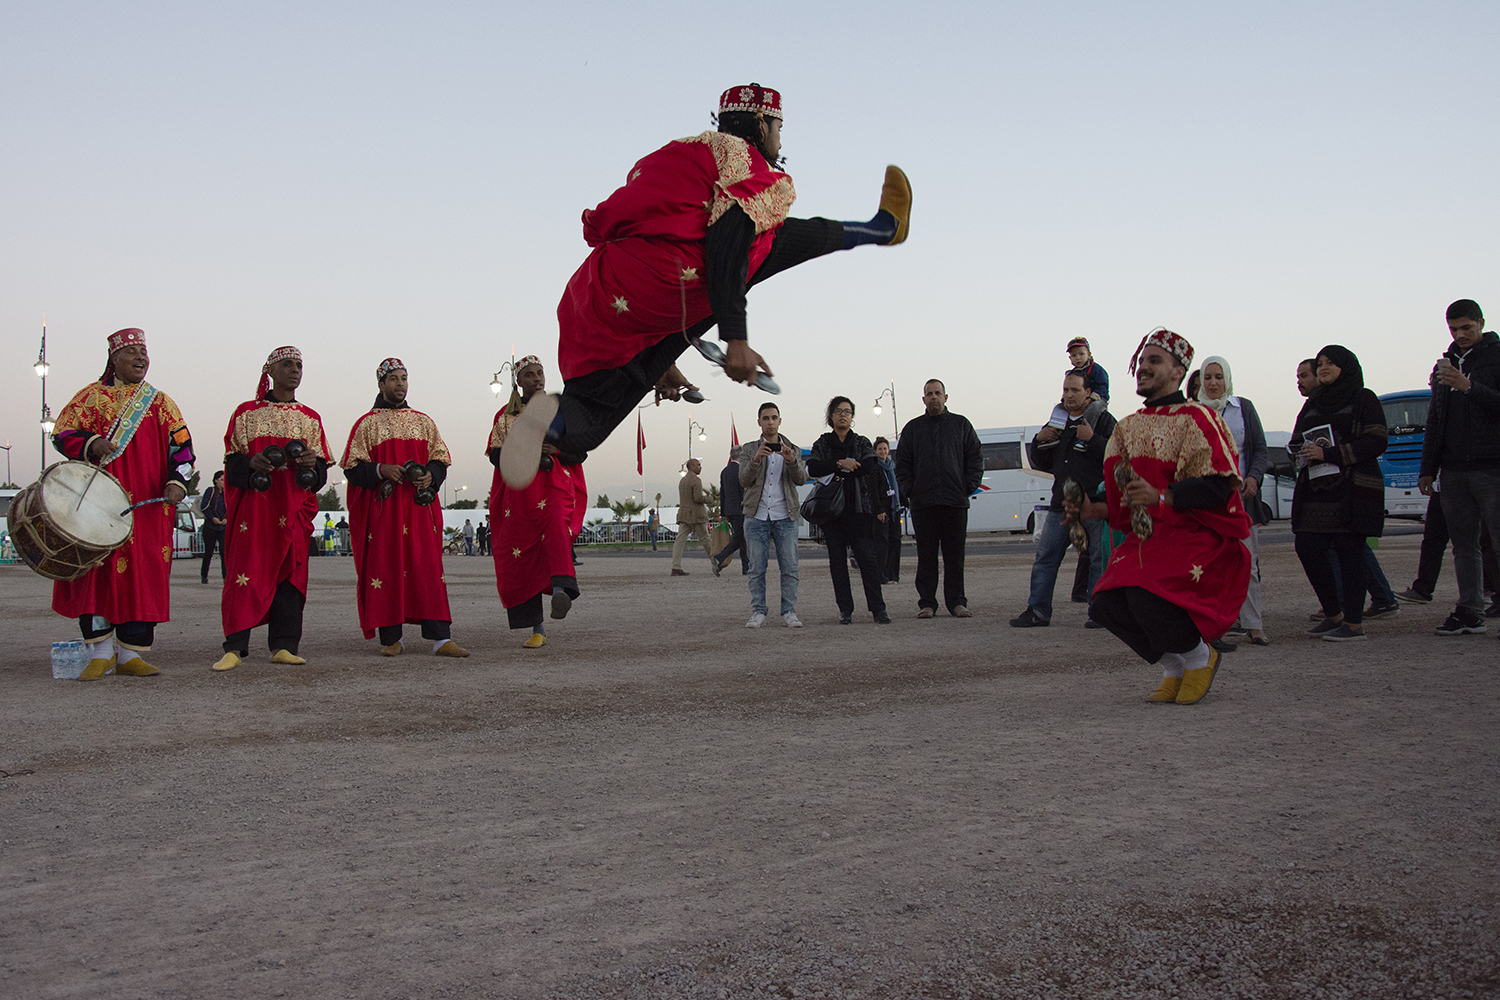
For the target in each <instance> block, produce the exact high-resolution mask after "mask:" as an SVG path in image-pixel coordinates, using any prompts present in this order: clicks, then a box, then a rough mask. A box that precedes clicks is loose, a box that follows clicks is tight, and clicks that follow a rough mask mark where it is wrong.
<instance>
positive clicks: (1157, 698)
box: [1146, 677, 1182, 705]
mask: <svg viewBox="0 0 1500 1000" xmlns="http://www.w3.org/2000/svg"><path fill="white" fill-rule="evenodd" d="M1180 687H1182V678H1181V677H1163V678H1162V679H1161V686H1160V687H1158V688H1157V689H1156V690H1155V691H1152V692H1151V693H1150V694H1148V695H1146V700H1147V701H1149V702H1151V703H1152V704H1154V705H1170V704H1171V703H1172V702H1174V701H1176V700H1177V689H1178V688H1180Z"/></svg>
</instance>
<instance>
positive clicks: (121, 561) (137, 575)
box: [52, 382, 194, 623]
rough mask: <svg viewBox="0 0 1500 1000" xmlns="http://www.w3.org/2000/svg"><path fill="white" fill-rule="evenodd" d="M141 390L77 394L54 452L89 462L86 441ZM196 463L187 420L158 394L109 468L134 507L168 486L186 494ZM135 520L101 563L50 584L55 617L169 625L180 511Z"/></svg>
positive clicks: (161, 510)
mask: <svg viewBox="0 0 1500 1000" xmlns="http://www.w3.org/2000/svg"><path fill="white" fill-rule="evenodd" d="M144 384H145V383H139V385H144ZM136 391H137V386H136V385H123V384H117V385H104V384H103V383H100V382H95V383H92V384H91V385H88V386H85V387H84V388H83V389H81V390H79V392H78V393H77V395H75V396H74V397H73V398H72V399H71V400H69V401H68V405H67V406H64V407H63V409H62V412H61V413H60V414H58V416H57V424H56V426H55V427H53V429H52V435H53V436H52V440H53V444H54V446H55V447H56V448H57V450H58V451H60V452H62V453H63V454H64V455H66V456H67V457H68V458H72V459H78V460H81V461H83V460H86V458H85V456H86V455H87V454H88V447H89V443H90V442H91V441H93V440H94V439H95V438H96V437H98V436H100V435H103V434H108V433H109V431H110V428H111V427H112V426H113V425H114V422H115V419H116V418H117V417H118V416H119V415H120V410H121V408H122V407H123V406H125V405H127V404H128V403H129V401H130V399H131V397H132V396H133V395H134V394H135V392H136ZM193 461H194V458H193V448H192V439H191V438H190V437H189V435H188V429H187V425H186V424H185V423H183V420H182V414H181V412H179V411H178V409H177V404H176V403H174V402H172V398H171V397H170V396H168V395H167V394H166V393H164V392H160V391H158V392H157V393H156V397H155V398H154V399H152V400H151V404H150V406H149V407H148V408H147V409H146V412H145V414H144V415H143V416H142V417H141V420H140V423H139V424H138V425H137V429H136V432H135V436H134V437H132V438H131V439H130V443H129V444H128V445H126V446H125V450H124V451H123V452H121V453H120V454H119V456H118V457H116V458H115V459H114V460H113V461H111V462H109V463H108V464H107V465H106V466H105V468H107V469H109V471H110V473H111V474H112V475H114V477H115V478H116V479H118V480H120V484H121V485H122V486H124V487H125V492H126V493H127V494H129V495H130V502H131V503H136V502H138V501H141V500H150V499H151V498H153V497H159V496H161V495H163V494H164V493H165V492H166V488H167V483H168V482H169V481H174V482H178V483H181V484H182V485H183V488H184V489H186V486H187V482H186V477H187V476H188V474H190V473H191V472H192V467H193ZM131 516H132V517H133V518H134V526H133V530H132V533H131V536H130V541H128V542H126V543H125V544H124V545H122V546H120V547H119V548H118V549H115V550H114V552H112V553H110V555H109V558H107V559H105V560H104V563H103V565H101V566H97V567H95V568H94V569H92V570H90V571H89V572H87V573H85V574H84V575H83V576H81V577H79V578H78V579H76V580H70V581H68V582H66V583H61V582H59V583H55V584H53V587H52V610H53V611H56V612H57V613H58V614H60V615H67V616H68V617H69V618H77V617H79V616H80V615H100V616H101V617H104V618H107V619H108V620H109V621H111V622H116V623H118V622H164V621H170V620H171V609H172V602H171V593H170V584H171V577H172V530H173V527H174V526H175V523H176V519H177V512H176V510H175V509H174V507H173V505H172V504H169V503H153V504H147V505H146V506H144V507H139V508H137V509H136V510H135V512H134V513H133V514H132V515H131Z"/></svg>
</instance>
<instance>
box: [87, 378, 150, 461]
mask: <svg viewBox="0 0 1500 1000" xmlns="http://www.w3.org/2000/svg"><path fill="white" fill-rule="evenodd" d="M156 392H157V389H156V386H154V385H152V384H151V383H149V382H142V383H141V384H140V385H138V386H136V389H135V392H134V393H132V394H131V396H130V398H129V399H127V400H126V401H125V405H124V406H122V407H121V408H120V414H119V416H117V417H115V422H114V424H113V425H111V426H110V428H109V434H108V435H106V436H107V437H108V438H109V439H110V440H111V441H116V440H118V441H119V442H120V444H119V447H117V448H115V450H114V451H113V452H111V453H110V454H109V455H106V456H105V457H104V460H103V461H102V462H100V463H99V464H100V465H101V466H104V465H108V464H109V463H110V462H113V461H114V460H115V459H117V458H119V457H120V456H121V455H122V454H124V452H125V447H126V445H128V444H130V439H131V438H133V437H135V432H136V431H138V430H140V427H141V421H142V420H144V419H145V418H146V411H148V410H150V409H151V403H152V401H153V400H154V399H156ZM117 434H118V435H119V436H118V437H116V435H117Z"/></svg>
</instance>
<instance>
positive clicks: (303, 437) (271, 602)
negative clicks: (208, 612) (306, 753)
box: [214, 347, 329, 670]
mask: <svg viewBox="0 0 1500 1000" xmlns="http://www.w3.org/2000/svg"><path fill="white" fill-rule="evenodd" d="M301 384H302V352H301V351H299V350H297V349H296V348H295V347H278V348H276V350H274V351H272V352H271V355H270V357H268V358H266V363H265V364H264V365H263V366H262V367H261V376H260V386H259V387H258V388H257V389H256V392H255V398H254V399H252V400H250V401H249V402H247V403H241V404H240V405H239V407H238V408H236V409H235V411H234V415H233V416H232V417H230V418H229V429H228V430H227V431H225V433H224V451H225V455H224V484H225V485H224V502H225V509H226V511H227V512H228V514H229V524H228V526H227V527H226V528H225V530H224V568H225V580H224V599H223V602H222V604H223V614H224V656H223V657H222V658H221V659H220V660H219V662H217V663H215V664H214V669H215V670H233V669H234V668H235V667H237V666H239V665H240V662H241V661H243V660H244V658H245V657H246V656H249V655H250V630H251V629H253V628H255V627H256V626H258V625H266V626H268V628H267V630H266V631H267V635H266V639H267V644H268V645H269V646H270V649H271V662H272V663H290V664H299V663H306V662H307V661H306V660H304V659H303V658H302V657H300V656H298V655H297V645H298V644H299V643H300V642H301V641H302V607H303V605H304V604H305V603H306V602H307V555H308V544H309V543H308V539H309V538H311V537H312V521H313V515H314V514H315V513H316V512H317V510H318V491H319V490H320V489H322V488H323V485H324V484H325V483H326V482H328V455H329V448H328V438H327V437H326V436H325V435H324V434H323V421H322V418H320V417H319V416H318V414H317V412H316V411H315V410H313V409H311V408H309V407H306V406H303V405H302V404H301V403H299V402H297V387H298V386H299V385H301ZM293 442H300V443H301V452H300V454H297V455H296V456H295V457H293V455H292V452H293V451H296V450H297V446H296V445H295V444H294V443H293ZM268 450H269V451H270V454H267V452H268ZM278 460H279V461H278Z"/></svg>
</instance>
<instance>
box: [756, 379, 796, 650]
mask: <svg viewBox="0 0 1500 1000" xmlns="http://www.w3.org/2000/svg"><path fill="white" fill-rule="evenodd" d="M756 420H757V421H758V422H759V423H760V440H758V441H752V442H750V443H749V444H747V445H745V446H744V447H743V448H741V449H740V456H739V458H740V485H741V486H743V487H744V488H745V496H744V510H745V542H746V545H747V546H748V548H749V550H750V620H749V621H747V622H746V623H745V627H746V628H760V627H761V626H762V625H764V624H765V623H766V612H767V606H766V567H767V565H768V563H769V561H770V556H771V546H772V545H775V546H776V565H777V566H778V567H779V568H780V569H781V620H782V622H784V623H785V624H786V627H787V628H801V627H802V622H801V621H800V620H799V619H798V618H797V524H798V523H799V522H800V521H801V520H802V516H801V513H800V504H799V501H798V499H797V487H798V486H801V485H802V484H803V483H805V482H807V465H806V464H805V463H804V462H803V460H802V449H800V448H798V447H797V446H796V445H794V444H792V443H791V442H790V441H788V440H787V439H786V438H784V437H782V436H781V409H780V408H779V407H777V405H776V404H775V403H762V404H760V412H759V413H758V414H756Z"/></svg>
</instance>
